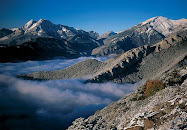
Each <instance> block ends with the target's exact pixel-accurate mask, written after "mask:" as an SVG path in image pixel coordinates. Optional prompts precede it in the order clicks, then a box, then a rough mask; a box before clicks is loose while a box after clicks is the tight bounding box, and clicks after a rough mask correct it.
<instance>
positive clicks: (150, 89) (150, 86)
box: [145, 80, 164, 97]
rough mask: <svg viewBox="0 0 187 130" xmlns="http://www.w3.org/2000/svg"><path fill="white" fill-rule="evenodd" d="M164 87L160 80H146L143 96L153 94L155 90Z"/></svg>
mask: <svg viewBox="0 0 187 130" xmlns="http://www.w3.org/2000/svg"><path fill="white" fill-rule="evenodd" d="M162 89H164V84H163V82H162V81H160V80H151V81H147V83H146V88H145V96H146V97H149V96H152V95H154V94H155V93H156V92H158V91H160V90H162Z"/></svg>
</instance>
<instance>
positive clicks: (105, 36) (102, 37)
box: [97, 31, 117, 39]
mask: <svg viewBox="0 0 187 130" xmlns="http://www.w3.org/2000/svg"><path fill="white" fill-rule="evenodd" d="M116 34H117V33H115V32H113V31H109V32H107V33H105V34H102V35H100V36H99V37H98V38H97V39H106V38H108V37H110V36H113V35H116Z"/></svg>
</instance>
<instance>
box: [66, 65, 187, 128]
mask: <svg viewBox="0 0 187 130" xmlns="http://www.w3.org/2000/svg"><path fill="white" fill-rule="evenodd" d="M186 75H187V64H186V65H182V66H181V67H179V68H177V69H174V70H172V71H171V70H170V71H169V72H167V73H165V74H163V75H161V76H160V77H159V78H157V80H160V81H161V82H163V84H164V89H162V90H160V91H158V92H156V93H155V94H154V95H152V96H149V97H146V94H145V88H146V85H143V86H139V87H138V89H137V91H136V92H134V93H132V94H129V95H127V96H124V97H123V98H122V99H120V100H119V101H117V102H114V103H111V104H110V105H108V106H107V107H105V108H104V109H102V110H99V111H97V112H96V113H95V114H94V115H93V116H90V117H89V118H87V119H84V118H78V119H76V120H75V121H74V122H73V124H72V125H71V126H70V127H69V128H68V130H75V129H76V130H80V129H85V130H91V129H93V130H98V129H102V130H143V129H144V130H147V129H159V130H163V129H177V130H178V129H185V128H186V127H187V120H186V119H187V79H186ZM166 77H167V79H166Z"/></svg>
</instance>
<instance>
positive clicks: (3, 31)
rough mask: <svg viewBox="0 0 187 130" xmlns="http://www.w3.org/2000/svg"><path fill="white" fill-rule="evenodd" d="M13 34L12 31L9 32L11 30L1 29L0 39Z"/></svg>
mask: <svg viewBox="0 0 187 130" xmlns="http://www.w3.org/2000/svg"><path fill="white" fill-rule="evenodd" d="M11 33H13V31H12V30H9V29H6V28H1V29H0V38H2V37H5V36H7V35H9V34H11Z"/></svg>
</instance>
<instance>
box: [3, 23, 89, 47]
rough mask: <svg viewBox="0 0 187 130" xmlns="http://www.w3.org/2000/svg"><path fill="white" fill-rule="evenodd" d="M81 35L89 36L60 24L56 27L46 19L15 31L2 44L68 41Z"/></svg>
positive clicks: (84, 32)
mask: <svg viewBox="0 0 187 130" xmlns="http://www.w3.org/2000/svg"><path fill="white" fill-rule="evenodd" d="M81 34H83V35H89V33H88V32H86V31H83V30H80V29H76V28H73V27H68V26H64V25H60V24H58V25H56V24H53V23H52V22H51V21H49V20H46V19H40V20H39V21H34V20H30V21H29V22H27V23H26V24H25V25H24V26H23V27H20V28H17V29H14V32H13V33H12V34H11V35H8V36H6V37H3V38H1V39H0V44H5V45H7V44H8V45H18V44H22V43H23V42H27V41H28V40H30V39H35V38H37V37H50V38H56V39H62V38H63V39H67V38H69V37H72V36H75V35H81Z"/></svg>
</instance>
